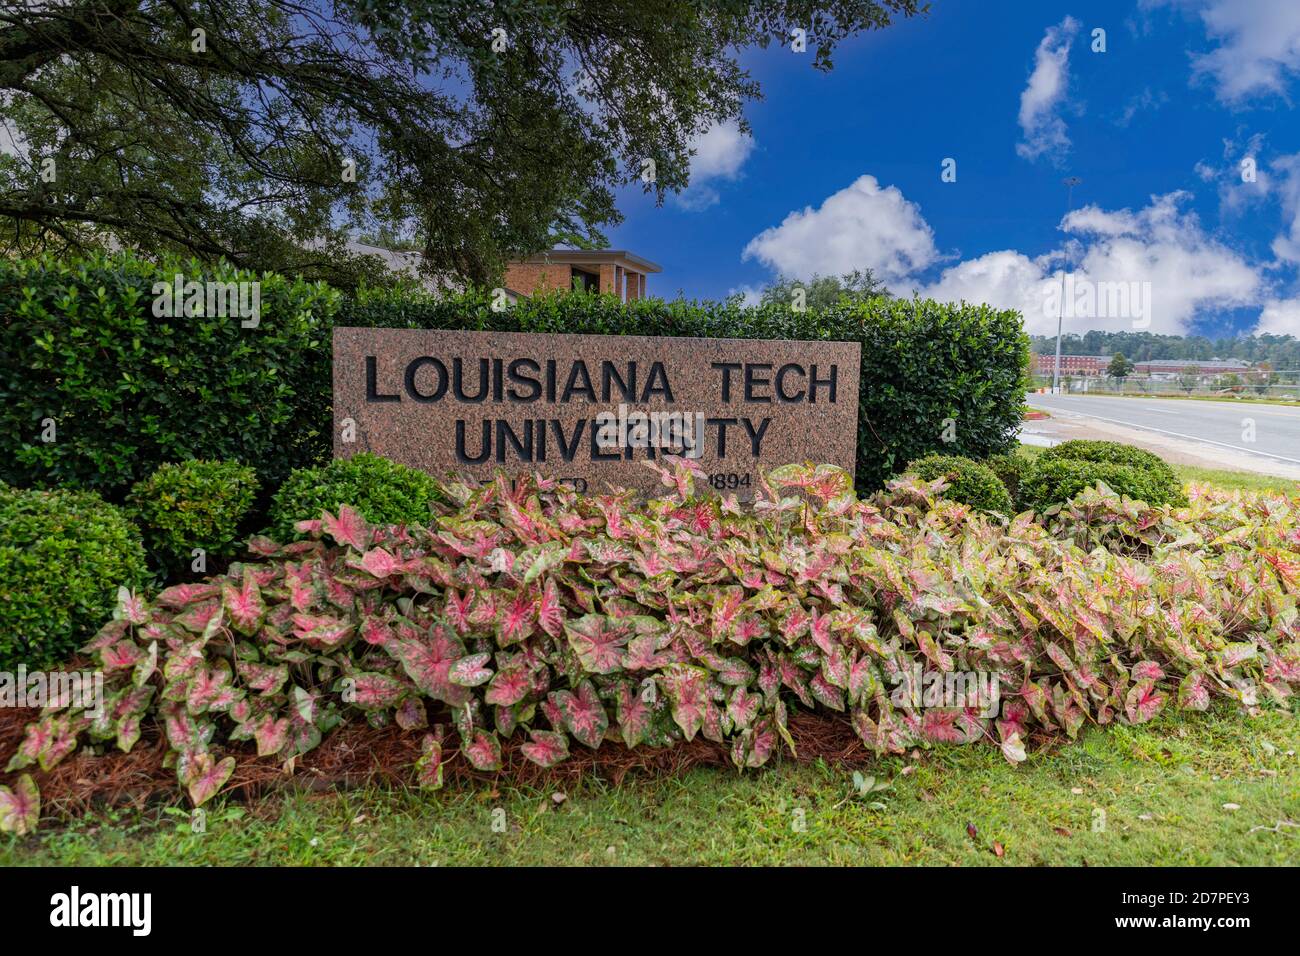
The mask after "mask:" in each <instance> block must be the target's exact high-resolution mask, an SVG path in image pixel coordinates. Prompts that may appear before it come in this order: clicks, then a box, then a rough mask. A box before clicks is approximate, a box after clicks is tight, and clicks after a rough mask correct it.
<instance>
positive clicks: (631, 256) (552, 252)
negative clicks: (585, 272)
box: [523, 249, 664, 274]
mask: <svg viewBox="0 0 1300 956" xmlns="http://www.w3.org/2000/svg"><path fill="white" fill-rule="evenodd" d="M619 259H622V260H623V262H624V263H626V264H628V265H631V266H634V267H635V269H636V271H638V272H644V273H647V274H650V273H656V272H663V271H664V270H663V267H661V266H660V265H659V264H658V263H655V262H651V261H650V260H649V259H646V258H645V257H644V256H638V255H637V254H636V253H634V252H628V251H627V250H626V249H547V250H546V251H545V252H539V253H537V254H536V255H534V256H529V257H528V258H527V259H524V260H523V261H524V262H547V263H550V262H556V263H566V262H567V263H573V264H589V265H598V264H600V263H613V262H615V261H616V260H619Z"/></svg>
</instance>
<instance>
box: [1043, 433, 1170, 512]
mask: <svg viewBox="0 0 1300 956" xmlns="http://www.w3.org/2000/svg"><path fill="white" fill-rule="evenodd" d="M1056 461H1079V462H1088V463H1091V464H1097V465H1111V466H1118V467H1121V468H1132V469H1134V470H1135V471H1137V472H1139V473H1141V474H1142V476H1143V477H1142V479H1141V480H1137V479H1133V478H1131V477H1130V476H1129V475H1128V473H1127V472H1112V473H1111V474H1112V475H1113V477H1114V479H1115V481H1118V482H1120V483H1121V484H1122V485H1124V487H1117V486H1116V485H1114V484H1111V482H1110V481H1107V482H1106V483H1107V484H1108V485H1110V487H1111V489H1112V490H1114V491H1117V492H1119V493H1120V494H1122V495H1126V496H1127V497H1129V498H1134V499H1138V500H1141V501H1145V502H1146V503H1147V504H1149V505H1156V506H1159V505H1168V504H1172V505H1183V504H1186V503H1187V496H1186V495H1185V494H1184V493H1183V483H1182V481H1180V480H1179V478H1178V475H1177V474H1175V473H1174V470H1173V469H1172V468H1170V467H1169V464H1168V463H1167V462H1166V461H1165V460H1164V459H1163V458H1161V457H1160V456H1159V455H1154V454H1152V453H1151V452H1149V451H1147V450H1145V449H1143V448H1134V447H1133V446H1132V445H1124V444H1121V443H1120V442H1114V441H1087V440H1083V439H1077V438H1076V439H1072V440H1070V441H1067V442H1062V443H1061V444H1059V445H1056V446H1054V447H1052V448H1049V449H1047V451H1045V452H1043V454H1042V455H1041V456H1040V457H1039V459H1038V466H1039V468H1041V467H1042V466H1043V465H1046V464H1047V463H1048V462H1056ZM1096 473H1097V474H1098V475H1101V474H1103V472H1102V471H1100V470H1097V471H1096ZM1052 474H1053V475H1056V476H1060V477H1059V478H1054V479H1053V480H1054V481H1062V482H1065V483H1066V484H1072V483H1073V481H1072V479H1069V480H1067V478H1066V477H1065V476H1066V475H1072V474H1083V471H1082V470H1080V469H1072V470H1071V469H1056V470H1055V471H1054V472H1053V473H1052ZM1103 480H1105V479H1103ZM1035 487H1036V491H1035V494H1036V495H1037V494H1040V493H1041V492H1042V489H1043V487H1044V483H1041V482H1040V483H1037V484H1036V486H1035ZM1130 488H1131V489H1132V490H1129V489H1130ZM1080 490H1081V489H1080ZM1075 493H1076V494H1077V492H1075ZM1072 497H1073V494H1071V495H1067V496H1066V497H1065V498H1056V499H1054V500H1053V501H1051V502H1049V504H1059V503H1060V502H1063V501H1068V500H1069V499H1070V498H1072Z"/></svg>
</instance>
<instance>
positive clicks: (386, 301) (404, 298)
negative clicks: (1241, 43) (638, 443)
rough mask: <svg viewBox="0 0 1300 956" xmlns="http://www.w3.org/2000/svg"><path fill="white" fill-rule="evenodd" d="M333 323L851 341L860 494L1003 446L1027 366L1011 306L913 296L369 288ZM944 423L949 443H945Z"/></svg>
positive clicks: (1013, 424) (1017, 415)
mask: <svg viewBox="0 0 1300 956" xmlns="http://www.w3.org/2000/svg"><path fill="white" fill-rule="evenodd" d="M336 323H337V324H338V325H343V326H349V325H352V326H370V327H384V328H422V329H464V330H476V329H478V330H488V331H508V332H578V333H589V334H599V335H680V336H706V337H719V338H739V339H812V340H827V341H855V342H860V343H862V369H861V377H860V380H859V396H860V407H859V415H858V461H857V484H858V486H859V488H861V489H863V490H874V489H876V488H878V487H880V486H881V485H883V483H884V481H885V479H886V478H888V477H889V476H890V475H892V474H894V473H896V472H898V471H901V470H902V469H903V467H904V466H905V465H906V464H907V462H909V461H912V460H913V459H916V458H920V457H922V456H924V455H927V454H930V453H933V452H941V453H943V454H945V455H960V456H965V457H969V458H984V457H986V456H988V455H992V454H997V453H999V452H1003V451H1006V450H1007V449H1009V448H1010V447H1011V446H1012V445H1013V444H1014V441H1015V435H1016V432H1017V430H1018V429H1019V426H1020V419H1021V409H1022V406H1023V404H1024V384H1025V376H1026V374H1027V369H1028V367H1029V340H1028V338H1027V337H1026V336H1025V334H1024V330H1023V327H1022V322H1021V319H1020V315H1019V313H1017V312H1014V311H1003V310H999V309H994V308H992V307H990V306H987V305H969V304H965V303H963V304H960V305H953V304H947V303H939V302H934V301H930V300H923V299H874V300H869V301H867V302H863V303H857V304H850V303H846V304H844V305H840V306H836V307H834V308H831V309H820V310H811V309H810V310H808V311H804V312H795V311H793V310H792V309H790V308H788V307H785V306H774V305H768V306H760V307H757V308H746V307H742V306H740V305H739V304H737V303H736V302H734V301H733V302H705V303H697V302H684V301H675V302H665V301H661V300H658V299H642V300H640V301H636V302H631V303H628V304H626V305H624V304H622V303H620V302H619V301H618V300H617V299H615V298H613V297H611V296H597V295H591V294H586V293H561V294H553V295H549V296H541V297H537V298H531V299H523V300H520V301H519V302H518V303H517V304H515V305H512V306H510V307H508V308H507V309H505V310H503V311H500V312H498V311H494V310H493V309H492V308H491V301H490V298H488V297H486V296H483V295H479V294H473V293H471V294H467V295H464V296H454V297H449V298H445V299H437V298H434V297H432V296H428V295H420V294H418V293H416V294H412V293H411V292H409V291H398V292H391V291H375V292H370V293H366V292H363V293H361V294H359V295H358V296H357V297H355V298H353V299H349V300H347V301H345V302H343V303H341V305H340V309H339V312H338V314H337V316H336ZM948 420H951V422H950V423H949V421H948ZM946 427H947V430H948V434H949V435H950V436H951V437H953V439H954V440H952V441H944V432H945V428H946Z"/></svg>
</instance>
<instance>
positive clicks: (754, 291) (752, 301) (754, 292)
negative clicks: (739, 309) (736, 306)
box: [727, 285, 763, 306]
mask: <svg viewBox="0 0 1300 956" xmlns="http://www.w3.org/2000/svg"><path fill="white" fill-rule="evenodd" d="M733 295H739V296H743V300H742V302H741V304H742V305H746V306H754V305H758V304H759V303H760V302H762V301H763V290H762V289H760V288H759V287H758V286H754V285H738V286H736V287H735V288H733V289H728V290H727V298H728V299H730V298H731V297H732V296H733Z"/></svg>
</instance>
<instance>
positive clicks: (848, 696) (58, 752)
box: [0, 461, 1300, 830]
mask: <svg viewBox="0 0 1300 956" xmlns="http://www.w3.org/2000/svg"><path fill="white" fill-rule="evenodd" d="M652 467H655V466H652ZM661 474H662V476H663V479H664V482H665V486H666V487H667V488H668V489H669V493H668V494H666V495H665V497H662V498H659V499H655V500H652V501H650V502H648V503H646V504H645V505H642V506H638V507H634V506H633V505H632V504H631V498H630V497H623V496H618V495H607V496H590V497H578V496H576V495H575V494H573V493H572V492H569V491H566V490H565V489H564V488H562V487H560V486H556V485H554V484H551V483H548V482H536V481H533V480H519V481H517V482H510V481H507V480H506V479H504V478H501V479H498V480H497V481H496V482H495V483H492V484H490V485H487V486H484V487H482V488H477V489H470V488H468V487H465V486H463V485H447V486H445V488H444V491H445V494H446V497H447V499H448V500H449V501H451V502H455V504H454V505H450V506H445V507H443V508H442V511H443V512H444V513H443V514H442V515H441V516H440V517H438V518H437V519H436V522H435V523H434V525H433V526H432V527H430V528H403V527H371V526H370V525H368V524H367V523H366V522H365V521H364V520H363V519H362V518H361V517H360V516H359V515H358V514H357V513H356V512H354V511H352V510H351V509H348V508H344V509H341V511H340V513H339V514H338V515H332V514H324V515H322V516H321V517H320V518H319V519H316V520H312V521H307V522H302V523H300V530H302V531H303V532H304V533H307V534H309V535H311V538H310V539H308V540H304V541H299V542H294V543H291V544H288V545H280V544H278V543H276V542H273V541H270V540H268V539H264V538H262V539H254V540H253V541H252V542H251V546H252V547H253V549H254V551H255V552H256V553H257V554H258V555H259V559H258V560H257V561H253V562H248V563H245V564H235V565H232V567H231V568H230V570H229V572H228V573H227V574H226V575H223V576H221V577H216V578H211V579H209V580H207V581H204V582H202V583H199V584H186V585H178V586H175V587H172V588H168V589H167V590H165V591H163V592H162V593H161V594H159V595H157V596H156V598H154V599H153V600H152V601H146V600H145V599H144V598H143V597H141V596H138V595H134V594H127V595H126V596H125V597H124V599H123V600H122V601H121V602H120V603H119V607H118V609H117V612H116V615H115V619H114V620H113V621H112V622H110V623H109V624H108V625H106V626H105V627H104V628H103V629H102V630H101V632H100V633H99V635H98V636H97V637H96V638H95V640H94V641H92V642H91V644H90V645H88V647H87V649H86V650H87V652H88V653H92V654H94V655H95V656H96V657H97V658H98V660H99V662H100V664H101V666H102V668H103V670H104V671H105V672H106V674H107V681H108V685H109V687H108V704H107V707H106V708H105V712H104V714H103V715H102V716H100V717H97V718H96V717H92V716H90V715H88V714H86V713H85V712H83V711H78V710H73V709H65V710H62V711H53V712H50V713H47V714H45V715H44V716H42V717H41V719H40V720H38V721H37V722H35V723H33V724H32V725H30V726H29V727H28V728H27V731H26V736H25V738H24V739H23V741H22V743H21V744H20V745H19V747H18V750H17V753H16V754H15V755H14V757H13V758H12V759H11V760H10V762H9V765H8V768H7V770H8V772H9V776H7V777H6V781H7V782H8V783H9V784H10V786H7V787H6V788H5V789H3V790H0V820H2V821H3V824H4V826H6V828H8V829H18V830H26V829H29V828H30V827H31V826H34V825H35V821H36V815H37V814H38V812H39V808H38V805H37V800H38V798H37V797H36V794H35V781H34V780H33V779H32V778H30V777H28V776H27V774H28V773H30V772H32V771H33V769H35V771H36V776H37V778H39V777H40V776H41V774H42V773H46V774H48V773H49V772H50V771H52V770H54V768H55V767H56V766H57V765H58V764H59V763H60V761H62V760H63V759H65V758H66V757H67V756H68V755H69V754H71V753H72V752H73V751H74V750H75V749H77V748H78V747H79V746H81V747H90V748H94V749H103V750H111V749H113V748H118V749H121V750H125V751H130V750H132V748H133V747H135V746H136V744H137V742H138V741H139V740H140V739H141V737H142V736H147V735H150V734H152V733H154V731H153V730H151V727H157V733H158V734H159V735H160V736H161V738H162V739H163V740H165V741H166V752H167V754H168V757H167V759H168V760H169V761H172V764H171V765H172V766H174V769H175V772H176V776H177V778H178V780H179V783H180V784H181V786H183V787H184V788H185V789H186V790H187V791H188V793H189V796H190V798H191V800H192V801H193V802H194V803H195V804H196V805H198V804H202V803H203V802H205V801H206V800H208V799H210V798H211V797H212V796H213V795H214V794H216V793H217V792H219V791H220V790H221V789H222V788H223V787H225V786H227V785H228V783H229V782H230V781H231V779H232V775H233V774H235V772H236V761H237V759H239V758H240V757H242V756H243V755H245V754H247V753H249V752H250V751H252V750H255V751H256V753H257V754H258V755H260V756H261V758H263V759H274V760H276V761H278V762H281V763H284V764H285V765H286V766H288V767H290V768H292V767H293V766H294V765H295V764H296V763H298V762H299V760H300V759H301V758H302V757H303V755H305V754H308V753H310V752H312V751H313V750H314V749H315V748H316V747H317V746H318V745H319V744H320V743H321V740H322V737H323V736H324V735H327V734H330V733H331V732H332V731H334V730H335V729H336V728H338V727H339V726H340V725H341V724H343V723H345V722H366V723H368V724H370V725H371V726H372V727H376V728H386V727H394V726H395V727H396V728H398V731H400V732H402V733H404V734H407V735H410V738H411V739H412V740H416V739H418V741H419V750H420V756H419V758H418V760H417V761H416V767H415V777H416V779H417V780H418V781H419V782H420V783H421V784H423V785H426V786H438V785H440V784H441V782H442V780H443V778H444V772H445V768H446V766H447V764H448V762H449V761H453V760H454V761H458V762H460V761H463V762H464V763H465V764H466V765H467V766H469V767H472V768H475V769H476V770H479V771H485V772H492V771H495V770H497V769H498V768H500V767H501V765H502V762H503V746H502V741H503V740H506V739H517V740H518V751H519V752H520V753H521V754H522V755H523V756H524V757H526V758H527V759H528V760H531V761H533V762H534V763H536V764H538V765H541V766H544V767H545V766H552V765H554V764H556V763H558V762H560V761H562V760H564V759H565V758H566V757H567V756H569V755H570V753H571V752H572V751H573V750H574V749H575V748H579V749H587V748H591V749H594V748H597V747H599V746H600V745H601V743H602V741H604V740H606V739H607V738H611V737H617V738H618V739H620V740H621V742H622V743H623V744H624V745H625V746H626V747H628V748H642V747H649V748H665V747H671V746H673V745H675V744H678V743H680V742H682V741H692V740H694V739H696V738H697V737H703V738H705V739H707V740H710V741H714V742H717V743H720V744H722V745H725V746H726V747H727V748H728V749H729V753H730V756H731V759H732V760H733V761H734V762H735V763H736V764H737V765H739V766H742V767H758V766H761V765H763V764H764V763H766V762H767V761H768V760H769V759H771V758H772V756H773V755H774V754H775V753H776V752H777V751H778V750H780V749H781V748H782V747H783V746H784V747H786V748H794V747H796V746H797V744H796V741H795V740H794V737H793V736H792V734H791V732H790V726H791V723H792V718H791V709H792V708H798V707H802V708H806V709H809V710H816V711H819V712H822V713H827V714H834V715H840V716H841V719H842V720H843V721H845V722H846V723H847V725H848V726H850V727H851V728H852V730H853V732H854V733H855V734H856V736H857V738H858V739H859V740H860V741H861V743H862V744H863V745H864V746H865V747H866V748H867V749H868V750H869V751H873V752H875V753H887V752H899V751H902V750H904V749H906V748H910V747H913V746H917V745H927V744H930V743H975V742H978V741H980V740H987V741H991V742H993V743H994V744H996V745H998V746H1000V747H1001V750H1002V753H1003V754H1005V755H1006V757H1007V759H1009V760H1011V761H1013V762H1015V761H1020V760H1023V759H1024V757H1025V746H1026V744H1027V743H1028V742H1029V741H1030V740H1031V737H1035V736H1047V737H1052V738H1056V739H1072V738H1074V737H1076V736H1077V735H1078V733H1079V732H1080V730H1081V729H1082V728H1083V727H1084V725H1085V724H1088V723H1096V724H1105V723H1108V722H1110V721H1115V720H1119V721H1127V722H1133V723H1139V722H1142V721H1146V720H1149V719H1150V718H1151V717H1152V716H1153V715H1154V714H1156V713H1157V712H1159V711H1160V710H1161V709H1162V708H1165V707H1178V708H1183V709H1191V710H1197V709H1204V708H1205V707H1207V706H1208V705H1209V703H1210V701H1211V699H1212V698H1214V697H1224V698H1229V699H1232V700H1235V701H1237V702H1238V703H1240V704H1241V705H1242V706H1244V707H1255V706H1258V705H1259V703H1260V701H1261V700H1264V699H1266V698H1276V699H1284V698H1286V697H1288V696H1289V695H1290V694H1291V692H1292V686H1293V685H1294V684H1295V683H1296V682H1297V681H1300V626H1298V625H1297V617H1296V608H1295V605H1296V595H1297V593H1300V521H1298V520H1297V509H1298V508H1300V500H1298V499H1289V500H1288V499H1285V498H1282V497H1263V496H1243V495H1238V494H1198V495H1195V496H1193V499H1192V500H1191V502H1190V503H1189V504H1188V505H1187V506H1185V507H1166V508H1151V507H1147V506H1145V505H1142V504H1139V503H1135V502H1131V501H1127V500H1121V499H1119V498H1117V497H1115V496H1113V495H1104V494H1102V493H1100V492H1097V491H1086V492H1084V493H1083V494H1082V495H1080V496H1079V497H1078V498H1076V499H1075V500H1074V501H1073V502H1071V503H1070V504H1069V505H1067V506H1066V507H1063V508H1062V509H1061V510H1060V511H1059V513H1057V514H1055V515H1054V516H1053V517H1052V518H1051V519H1049V522H1048V524H1046V525H1044V524H1042V523H1040V522H1039V521H1037V520H1035V519H1034V517H1033V516H1032V515H1028V514H1026V515H1021V516H1020V517H1018V518H1015V519H1013V520H1011V521H1010V522H1009V523H1008V522H1007V521H1005V520H1003V519H999V518H996V517H990V516H988V515H984V514H982V513H978V512H975V511H973V510H972V509H970V508H969V507H967V506H963V505H960V504H956V503H953V502H949V501H941V500H940V499H939V498H938V497H937V493H938V492H939V491H941V490H942V487H943V484H942V479H941V480H939V481H937V482H934V483H930V484H925V483H921V482H912V481H900V482H895V483H893V484H891V486H890V488H889V490H888V491H887V492H885V493H882V494H880V495H877V496H874V497H873V498H871V499H868V500H865V501H860V500H858V498H857V497H856V496H855V495H854V494H853V490H852V483H851V481H850V480H849V476H848V475H847V474H846V473H845V472H843V471H841V470H839V469H835V468H831V467H828V466H811V465H809V466H786V467H783V468H778V469H776V470H775V471H774V472H772V473H770V474H769V475H768V476H766V478H765V480H764V481H763V482H762V483H761V485H762V488H761V491H760V494H759V497H758V499H757V500H756V501H755V502H754V504H753V505H752V506H741V505H738V504H736V503H735V502H728V501H719V500H718V499H716V498H697V497H695V496H694V494H693V489H694V482H695V481H696V480H698V479H699V478H700V477H701V475H700V474H699V472H698V469H697V468H696V467H695V466H694V465H693V463H689V462H682V461H676V462H673V463H672V465H671V470H662V471H661ZM1100 541H1104V542H1106V545H1107V547H1106V548H1102V547H1098V546H1097V544H1098V542H1100ZM918 673H924V674H934V673H938V674H940V675H944V676H945V677H946V676H947V675H957V674H973V673H978V674H983V675H992V676H993V679H994V686H995V687H996V688H997V699H998V706H997V708H996V711H995V712H992V713H988V714H987V715H985V714H984V712H983V711H981V709H980V708H979V707H976V706H969V705H965V706H959V707H958V706H942V705H941V706H931V705H930V703H929V702H928V701H919V700H918V698H917V697H916V696H915V695H914V694H913V691H914V690H915V689H916V688H915V686H914V684H915V682H914V681H910V679H909V675H915V674H918ZM940 683H942V681H940ZM900 688H902V689H904V691H905V692H902V693H900ZM514 749H515V748H514V747H513V746H511V747H509V748H507V750H509V751H513V750H514ZM19 774H21V776H19Z"/></svg>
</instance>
